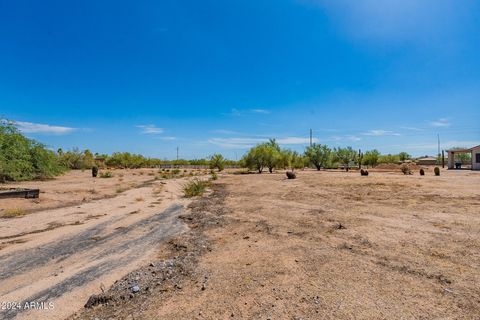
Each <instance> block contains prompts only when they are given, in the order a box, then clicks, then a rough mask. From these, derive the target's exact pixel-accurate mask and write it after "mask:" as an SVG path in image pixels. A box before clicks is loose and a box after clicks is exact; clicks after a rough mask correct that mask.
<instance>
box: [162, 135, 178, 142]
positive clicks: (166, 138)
mask: <svg viewBox="0 0 480 320" xmlns="http://www.w3.org/2000/svg"><path fill="white" fill-rule="evenodd" d="M158 139H160V140H165V141H173V140H176V139H177V138H176V137H171V136H170V137H158Z"/></svg>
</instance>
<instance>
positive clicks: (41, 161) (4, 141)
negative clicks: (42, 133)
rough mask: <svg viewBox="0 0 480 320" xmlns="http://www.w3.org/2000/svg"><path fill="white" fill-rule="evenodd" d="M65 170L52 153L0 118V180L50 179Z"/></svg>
mask: <svg viewBox="0 0 480 320" xmlns="http://www.w3.org/2000/svg"><path fill="white" fill-rule="evenodd" d="M65 170H66V168H65V167H64V166H62V165H61V163H60V161H59V159H58V157H57V154H56V153H55V152H53V151H50V150H48V149H46V148H45V146H44V145H42V144H40V143H38V142H36V141H34V140H31V139H28V138H26V137H25V136H24V135H22V134H21V133H20V131H19V130H18V129H17V128H16V127H15V124H14V123H13V122H10V121H6V120H2V119H0V182H5V181H21V180H31V179H39V178H40V179H43V178H51V177H54V176H57V175H59V174H61V173H63V172H65Z"/></svg>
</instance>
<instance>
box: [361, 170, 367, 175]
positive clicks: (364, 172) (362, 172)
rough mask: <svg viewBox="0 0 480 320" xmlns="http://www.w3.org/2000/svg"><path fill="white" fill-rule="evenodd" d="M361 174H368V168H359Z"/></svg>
mask: <svg viewBox="0 0 480 320" xmlns="http://www.w3.org/2000/svg"><path fill="white" fill-rule="evenodd" d="M360 175H361V176H368V170H364V169H360Z"/></svg>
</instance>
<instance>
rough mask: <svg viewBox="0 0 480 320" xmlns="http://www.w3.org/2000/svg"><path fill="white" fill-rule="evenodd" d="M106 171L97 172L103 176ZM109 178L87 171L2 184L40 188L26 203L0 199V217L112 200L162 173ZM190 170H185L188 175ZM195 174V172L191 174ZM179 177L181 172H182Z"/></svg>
mask: <svg viewBox="0 0 480 320" xmlns="http://www.w3.org/2000/svg"><path fill="white" fill-rule="evenodd" d="M105 171H107V170H100V172H105ZM108 171H110V172H112V173H113V177H112V178H97V179H93V178H92V176H91V172H90V171H89V170H85V171H81V170H73V171H70V172H68V173H67V174H65V175H63V176H60V177H58V178H55V179H51V180H47V181H25V182H18V183H6V184H2V185H0V187H1V188H5V189H7V188H32V189H38V188H40V198H39V199H30V200H24V199H22V200H19V199H1V200H0V216H1V215H2V213H3V212H4V211H5V209H17V208H20V209H22V210H24V211H26V212H35V211H40V210H45V209H49V208H59V207H66V206H72V205H75V204H80V203H82V202H88V201H92V200H98V199H105V198H110V197H114V196H116V195H117V194H118V193H119V192H120V191H121V192H123V191H125V190H128V189H131V188H136V187H140V186H142V185H143V184H145V183H148V182H151V181H153V180H154V179H155V177H161V175H162V174H164V173H165V174H166V172H161V171H159V170H158V169H131V170H128V169H127V170H108ZM191 171H192V170H189V171H188V173H190V172H191ZM194 172H195V173H199V172H200V171H199V170H194ZM182 174H183V172H182Z"/></svg>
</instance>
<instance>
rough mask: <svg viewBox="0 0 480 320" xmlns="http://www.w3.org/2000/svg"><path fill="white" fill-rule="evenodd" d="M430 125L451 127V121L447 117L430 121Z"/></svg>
mask: <svg viewBox="0 0 480 320" xmlns="http://www.w3.org/2000/svg"><path fill="white" fill-rule="evenodd" d="M430 125H431V126H432V127H444V128H446V127H450V122H448V120H447V119H445V118H442V119H438V120H435V121H432V122H430Z"/></svg>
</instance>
